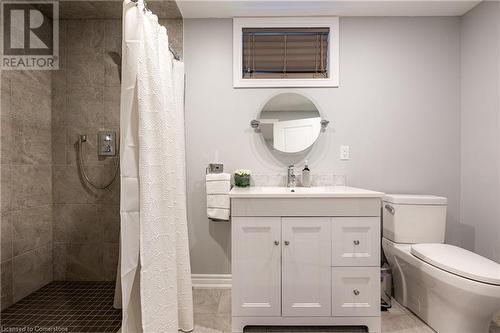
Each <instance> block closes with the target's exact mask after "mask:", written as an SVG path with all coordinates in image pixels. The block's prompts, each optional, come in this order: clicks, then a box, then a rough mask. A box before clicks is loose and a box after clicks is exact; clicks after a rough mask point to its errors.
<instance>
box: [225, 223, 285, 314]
mask: <svg viewBox="0 0 500 333" xmlns="http://www.w3.org/2000/svg"><path fill="white" fill-rule="evenodd" d="M231 230H232V231H231V234H232V277H233V292H232V313H233V316H281V250H280V249H281V218H280V217H233V219H232V222H231Z"/></svg>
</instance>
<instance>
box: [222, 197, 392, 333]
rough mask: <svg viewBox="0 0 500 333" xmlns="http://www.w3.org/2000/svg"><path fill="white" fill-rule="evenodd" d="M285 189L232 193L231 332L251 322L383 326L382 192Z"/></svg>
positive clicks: (378, 329) (373, 327)
mask: <svg viewBox="0 0 500 333" xmlns="http://www.w3.org/2000/svg"><path fill="white" fill-rule="evenodd" d="M287 190H288V191H290V190H289V189H284V190H283V189H282V188H276V190H275V191H273V190H272V189H270V188H266V189H260V188H250V189H233V190H232V191H231V193H230V196H231V209H232V219H231V230H232V285H233V286H232V330H233V332H242V331H243V328H244V327H245V326H249V325H251V326H256V325H257V326H258V325H263V326H279V325H286V326H294V325H299V326H309V325H311V326H312V325H314V326H316V325H317V326H329V325H332V326H334V325H341V326H347V325H353V326H367V327H368V329H369V332H380V268H379V266H380V197H381V196H382V195H383V194H382V193H380V192H372V191H367V190H361V189H353V188H346V187H342V188H337V187H335V188H331V190H330V191H325V190H323V192H321V194H322V195H316V194H315V193H314V192H313V191H314V190H313V189H310V190H309V191H310V192H304V193H297V192H286V191H287ZM356 190H357V191H356ZM311 193H312V195H311ZM293 194H297V195H293Z"/></svg>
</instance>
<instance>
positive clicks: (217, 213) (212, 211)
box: [207, 208, 229, 221]
mask: <svg viewBox="0 0 500 333" xmlns="http://www.w3.org/2000/svg"><path fill="white" fill-rule="evenodd" d="M207 214H208V218H210V219H212V220H223V221H229V209H223V208H207Z"/></svg>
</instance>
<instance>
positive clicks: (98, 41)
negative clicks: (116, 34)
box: [66, 20, 105, 49]
mask: <svg viewBox="0 0 500 333" xmlns="http://www.w3.org/2000/svg"><path fill="white" fill-rule="evenodd" d="M104 21H105V20H67V21H66V45H67V47H68V48H69V49H87V48H102V47H103V46H104Z"/></svg>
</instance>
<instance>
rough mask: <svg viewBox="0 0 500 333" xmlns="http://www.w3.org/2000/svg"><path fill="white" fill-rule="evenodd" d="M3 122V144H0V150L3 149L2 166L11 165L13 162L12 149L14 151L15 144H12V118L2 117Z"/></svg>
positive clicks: (0, 157) (0, 156)
mask: <svg viewBox="0 0 500 333" xmlns="http://www.w3.org/2000/svg"><path fill="white" fill-rule="evenodd" d="M0 121H1V129H0V131H1V140H2V141H1V142H0V149H1V155H0V159H1V161H0V162H1V164H9V163H11V162H12V149H13V144H12V127H13V125H12V117H8V116H1V117H0Z"/></svg>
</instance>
